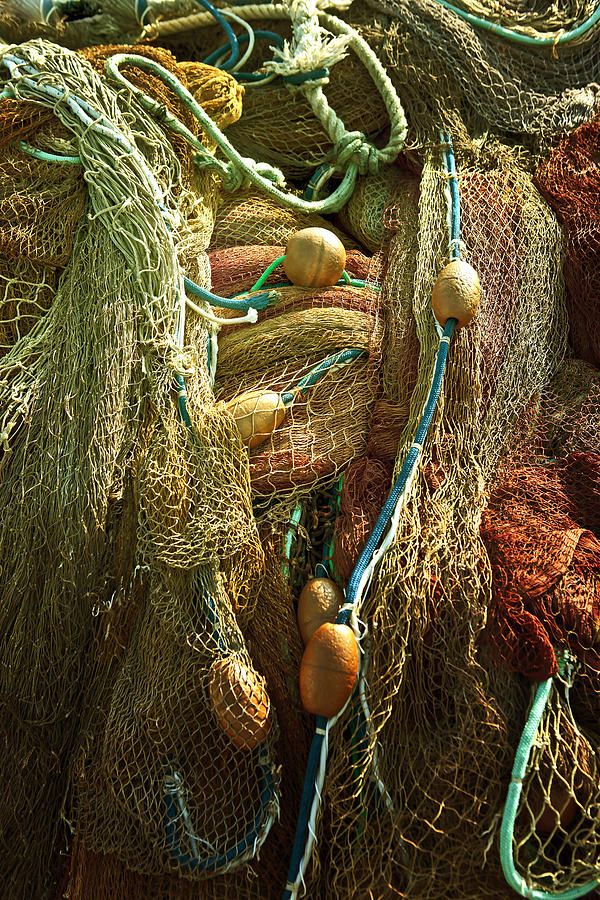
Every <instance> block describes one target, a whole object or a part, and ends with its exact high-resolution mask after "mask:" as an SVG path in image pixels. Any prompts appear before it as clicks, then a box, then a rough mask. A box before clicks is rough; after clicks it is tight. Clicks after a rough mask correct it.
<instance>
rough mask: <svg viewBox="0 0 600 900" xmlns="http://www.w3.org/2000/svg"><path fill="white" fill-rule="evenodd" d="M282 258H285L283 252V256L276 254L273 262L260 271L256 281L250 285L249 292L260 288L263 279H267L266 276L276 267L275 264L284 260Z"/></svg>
mask: <svg viewBox="0 0 600 900" xmlns="http://www.w3.org/2000/svg"><path fill="white" fill-rule="evenodd" d="M284 259H285V253H284V254H283V256H278V257H277V259H274V260H273V262H272V263H271V265H270V266H269V267H268V268H266V269H265V271H264V272H263V273H262V275H261V276H260V278H259V279H258V281H257V282H255V284H253V285H252V287H251V288H250V293H252V291H258V290H260V288H261V287H262V286H263V284H264V283H265V281H266V280H267V278H268V277H269V275H270V274H271V272H274V271H275V269H276V268H277V266H280V265H281V263H282V262H283V261H284Z"/></svg>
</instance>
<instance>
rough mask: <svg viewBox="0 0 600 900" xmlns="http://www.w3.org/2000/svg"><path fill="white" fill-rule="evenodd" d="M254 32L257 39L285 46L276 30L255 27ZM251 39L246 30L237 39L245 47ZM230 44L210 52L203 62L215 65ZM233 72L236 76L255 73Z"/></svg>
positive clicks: (276, 45)
mask: <svg viewBox="0 0 600 900" xmlns="http://www.w3.org/2000/svg"><path fill="white" fill-rule="evenodd" d="M253 32H254V38H255V39H258V40H262V41H272V43H273V45H274V46H275V47H278V48H279V49H282V48H283V44H284V41H283V38H282V37H281V35H280V34H276V33H275V32H274V31H265V30H264V29H262V28H255V29H253ZM249 41H250V35H249V34H246V33H245V32H244V34H241V35H240V36H239V37H238V39H237V42H238V45H239V46H240V47H243V46H244V45H245V44H247V43H248V42H249ZM228 46H229V45H228V44H224V45H223V46H221V47H218V48H217V49H216V50H213V51H212V52H211V53H209V54H208V56H206V57H205V58H204V59H203V60H202V62H203V63H204V64H205V65H207V66H212V65H214V63H215V62H216V61H217V60H219V59H220V58H221V57H222V56H223V54H224V53H225V52H226V50H227V49H228ZM233 74H234V75H235V77H236V78H240V76H241V75H242V74H243V75H251V74H254V73H251V72H243V73H242V72H234V73H233ZM264 77H265V76H264V74H262V75H260V78H264Z"/></svg>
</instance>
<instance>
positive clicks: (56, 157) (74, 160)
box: [19, 141, 82, 166]
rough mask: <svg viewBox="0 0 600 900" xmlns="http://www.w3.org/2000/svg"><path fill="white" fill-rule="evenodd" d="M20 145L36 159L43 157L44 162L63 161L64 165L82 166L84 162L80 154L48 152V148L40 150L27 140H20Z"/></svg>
mask: <svg viewBox="0 0 600 900" xmlns="http://www.w3.org/2000/svg"><path fill="white" fill-rule="evenodd" d="M19 147H20V149H21V150H23V152H24V153H28V154H29V155H30V156H33V157H35V159H41V160H42V161H43V162H53V163H62V165H64V166H80V165H81V164H82V163H81V157H80V156H64V155H62V154H60V153H48V152H47V151H46V150H38V148H37V147H32V146H31V144H28V143H26V142H25V141H19Z"/></svg>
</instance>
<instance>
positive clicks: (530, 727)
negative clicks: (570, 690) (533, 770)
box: [500, 655, 600, 900]
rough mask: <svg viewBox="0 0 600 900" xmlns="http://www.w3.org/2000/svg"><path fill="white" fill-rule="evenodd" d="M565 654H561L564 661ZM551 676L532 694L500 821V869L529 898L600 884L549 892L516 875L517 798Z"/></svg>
mask: <svg viewBox="0 0 600 900" xmlns="http://www.w3.org/2000/svg"><path fill="white" fill-rule="evenodd" d="M564 660H565V655H563V657H562V662H563V663H564ZM552 681H553V679H552V678H548V679H546V681H542V682H541V683H540V684H539V685H538V686H537V688H536V691H535V696H534V698H533V704H532V706H531V711H530V713H529V716H528V718H527V722H526V723H525V727H524V728H523V733H522V734H521V739H520V741H519V746H518V747H517V752H516V754H515V762H514V765H513V769H512V773H511V779H510V785H509V787H508V793H507V796H506V805H505V807H504V812H503V814H502V825H501V828H500V862H501V864H502V871H503V872H504V877H505V878H506V881H507V883H508V885H509V886H510V887H511V888H512V889H513V890H514V891H516V892H517V893H518V894H520V896H521V897H526V898H528V900H577V898H578V897H585V895H586V894H589V893H590V891H593V890H595V889H596V888H597V887H598V886H599V885H600V878H597V879H594V880H593V881H588V882H586V883H585V884H582V885H581V886H580V887H577V888H571V889H569V890H566V891H560V892H559V893H548V892H547V891H539V890H536V889H535V888H532V887H529V885H528V884H527V882H526V881H525V879H524V878H523V876H522V875H519V873H518V872H517V870H516V868H515V861H514V856H513V837H514V830H515V821H516V819H517V814H518V812H519V801H520V799H521V793H522V790H523V780H524V778H525V775H526V773H527V767H528V765H529V758H530V756H531V750H532V747H533V744H534V741H535V738H536V736H537V733H538V728H539V726H540V722H541V720H542V716H543V715H544V711H545V709H546V704H547V703H548V698H549V697H550V692H551V690H552Z"/></svg>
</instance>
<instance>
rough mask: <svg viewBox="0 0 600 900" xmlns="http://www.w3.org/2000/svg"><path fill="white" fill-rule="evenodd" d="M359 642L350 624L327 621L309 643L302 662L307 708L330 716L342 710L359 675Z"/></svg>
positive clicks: (303, 704)
mask: <svg viewBox="0 0 600 900" xmlns="http://www.w3.org/2000/svg"><path fill="white" fill-rule="evenodd" d="M358 664H359V655H358V644H357V642H356V638H355V636H354V632H353V631H352V629H351V628H350V627H349V626H348V625H337V624H332V623H331V622H325V624H323V625H321V626H320V627H319V628H317V630H316V631H315V633H314V634H313V636H312V637H311V639H310V641H309V642H308V644H307V645H306V648H305V650H304V655H303V657H302V662H301V663H300V699H301V700H302V706H303V707H304V709H305V710H306V711H307V712H309V713H312V714H313V715H315V716H325V718H327V719H330V718H331V717H332V716H335V715H336V714H337V713H339V711H340V710H341V709H342V707H343V706H344V704H345V703H346V701H347V700H348V698H349V697H350V695H351V694H352V691H353V690H354V685H355V684H356V679H357V677H358Z"/></svg>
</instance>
